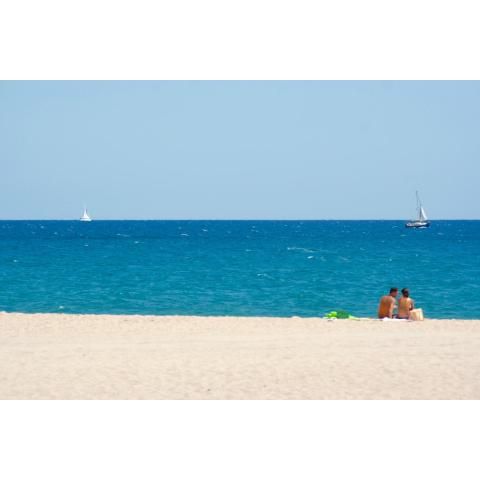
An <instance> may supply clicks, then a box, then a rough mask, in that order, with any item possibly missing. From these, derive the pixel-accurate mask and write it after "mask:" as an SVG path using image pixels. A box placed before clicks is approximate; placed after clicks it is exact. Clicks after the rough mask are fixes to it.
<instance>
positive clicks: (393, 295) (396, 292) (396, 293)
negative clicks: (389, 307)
mask: <svg viewBox="0 0 480 480" xmlns="http://www.w3.org/2000/svg"><path fill="white" fill-rule="evenodd" d="M390 295H391V296H392V297H396V296H397V295H398V288H397V287H392V288H391V289H390Z"/></svg>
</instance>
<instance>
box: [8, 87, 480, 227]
mask: <svg viewBox="0 0 480 480" xmlns="http://www.w3.org/2000/svg"><path fill="white" fill-rule="evenodd" d="M479 160H480V82H438V81H434V82H324V81H319V82H278V81H272V82H191V81H189V82H118V81H111V82H110V81H107V82H0V167H1V176H0V218H3V219H25V218H28V219H48V218H51V219H54V218H58V219H68V218H77V217H79V216H80V215H81V213H82V212H81V211H82V207H83V204H84V203H86V204H87V205H88V207H89V210H90V212H91V214H92V216H93V217H94V218H104V219H123V218H131V219H142V218H145V219H176V218H178V219H204V218H208V219H250V218H251V219H259V218H265V219H324V218H325V219H329V218H338V219H362V218H401V219H404V218H409V217H412V216H414V214H415V190H416V189H418V190H420V193H421V196H422V197H423V200H424V203H425V206H426V210H427V212H428V213H429V215H430V216H431V217H432V218H480V198H479V196H480V195H479V193H478V183H479V178H480V161H479Z"/></svg>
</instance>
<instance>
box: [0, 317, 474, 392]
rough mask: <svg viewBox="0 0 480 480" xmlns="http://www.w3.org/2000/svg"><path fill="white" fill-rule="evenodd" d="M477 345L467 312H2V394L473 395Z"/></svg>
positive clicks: (0, 324) (0, 368)
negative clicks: (390, 317)
mask: <svg viewBox="0 0 480 480" xmlns="http://www.w3.org/2000/svg"><path fill="white" fill-rule="evenodd" d="M405 324H406V325H405ZM479 352H480V322H476V321H472V320H470V319H465V320H461V319H452V320H446V319H445V321H436V320H431V319H427V320H425V321H415V322H382V321H379V320H378V319H371V318H362V319H359V320H352V319H335V320H333V321H329V320H328V319H325V318H317V317H309V318H307V317H234V316H225V317H223V316H222V317H219V316H208V317H205V316H172V315H165V316H153V315H99V314H81V315H75V314H66V313H55V314H49V313H39V314H28V313H5V312H1V313H0V399H480V375H479V372H480V354H479Z"/></svg>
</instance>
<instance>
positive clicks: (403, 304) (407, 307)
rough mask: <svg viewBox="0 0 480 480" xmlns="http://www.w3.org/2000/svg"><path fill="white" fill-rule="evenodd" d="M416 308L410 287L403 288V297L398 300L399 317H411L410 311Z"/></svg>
mask: <svg viewBox="0 0 480 480" xmlns="http://www.w3.org/2000/svg"><path fill="white" fill-rule="evenodd" d="M414 308H415V305H414V304H413V300H412V299H411V298H410V292H409V291H408V288H402V298H401V299H400V300H399V301H398V315H397V318H403V319H409V318H410V312H411V311H412V310H413V309H414Z"/></svg>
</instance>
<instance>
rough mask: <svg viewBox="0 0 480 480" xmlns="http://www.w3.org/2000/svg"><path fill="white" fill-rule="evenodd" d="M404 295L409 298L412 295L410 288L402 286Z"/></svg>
mask: <svg viewBox="0 0 480 480" xmlns="http://www.w3.org/2000/svg"><path fill="white" fill-rule="evenodd" d="M402 295H403V296H404V297H405V298H407V297H408V296H409V295H410V292H409V291H408V288H402Z"/></svg>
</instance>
